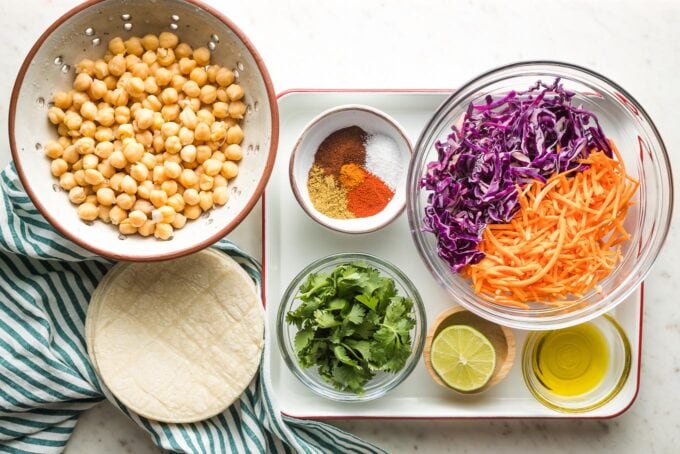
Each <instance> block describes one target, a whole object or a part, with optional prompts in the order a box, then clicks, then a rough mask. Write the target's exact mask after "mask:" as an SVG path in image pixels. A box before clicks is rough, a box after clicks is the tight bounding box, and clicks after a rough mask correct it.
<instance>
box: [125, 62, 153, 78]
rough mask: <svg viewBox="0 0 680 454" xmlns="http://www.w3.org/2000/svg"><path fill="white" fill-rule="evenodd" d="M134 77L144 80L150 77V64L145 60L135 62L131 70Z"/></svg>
mask: <svg viewBox="0 0 680 454" xmlns="http://www.w3.org/2000/svg"><path fill="white" fill-rule="evenodd" d="M130 72H131V73H132V75H133V76H134V77H139V78H140V79H142V80H144V79H146V78H147V77H149V65H147V64H146V63H144V62H139V63H135V64H134V65H132V71H130Z"/></svg>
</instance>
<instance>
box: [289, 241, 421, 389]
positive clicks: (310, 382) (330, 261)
mask: <svg viewBox="0 0 680 454" xmlns="http://www.w3.org/2000/svg"><path fill="white" fill-rule="evenodd" d="M357 261H362V262H365V263H367V264H369V265H370V266H372V267H374V268H376V269H377V270H378V271H380V273H381V274H382V275H383V276H387V277H390V278H391V279H393V280H394V283H395V284H396V288H397V291H398V292H399V294H400V295H402V296H405V297H407V298H410V299H411V300H412V301H413V314H414V317H415V320H416V325H415V326H414V327H413V329H412V330H411V346H412V348H411V355H410V356H409V357H408V359H407V360H406V364H405V365H404V367H403V368H402V369H401V370H400V371H399V372H396V373H387V372H378V373H376V375H375V377H373V379H372V380H370V381H369V382H368V383H367V384H366V385H365V386H364V390H365V392H364V394H362V395H358V394H354V393H352V392H348V391H339V390H337V389H335V388H334V387H333V385H331V384H330V383H328V382H326V381H324V380H323V378H321V376H320V375H319V374H318V373H317V371H316V368H315V367H310V368H307V369H303V368H302V367H300V365H299V364H298V360H297V357H296V354H295V346H294V340H295V334H296V333H297V331H298V329H297V327H296V326H295V325H288V324H287V323H286V313H287V312H288V311H290V310H294V309H295V308H296V307H297V306H298V305H299V304H300V301H299V300H297V299H296V298H295V296H296V295H297V292H298V289H299V287H300V284H302V282H303V281H304V280H305V279H306V278H307V276H309V274H311V273H330V272H331V271H332V270H333V269H334V268H335V267H336V266H338V265H342V264H346V263H351V262H357ZM426 331H427V319H426V315H425V306H423V301H422V300H421V299H420V294H419V293H418V290H416V288H415V286H414V285H413V282H411V280H410V279H409V278H408V277H407V276H406V275H405V274H404V273H402V272H401V271H400V270H399V269H398V268H397V267H395V266H394V265H392V264H391V263H389V262H386V261H384V260H382V259H379V258H377V257H374V256H372V255H368V254H360V253H341V254H334V255H329V256H328V257H324V258H322V259H319V260H316V261H315V262H313V263H311V264H310V265H308V266H307V267H306V268H305V269H303V270H302V271H300V273H298V275H297V276H295V278H293V280H292V282H291V283H290V285H289V286H288V288H287V289H286V291H285V293H284V295H283V298H282V299H281V304H280V305H279V311H278V314H277V316H276V335H277V337H278V343H279V349H280V350H281V355H282V356H283V359H284V361H285V362H286V365H287V366H288V368H289V369H290V370H291V372H292V373H293V374H294V375H295V376H296V377H297V378H298V380H300V381H301V382H302V383H303V384H304V385H305V386H307V387H308V388H309V389H311V390H312V391H314V392H315V393H317V394H319V395H320V396H323V397H326V398H328V399H332V400H336V401H342V402H365V401H369V400H373V399H377V398H378V397H381V396H383V395H385V394H386V393H387V392H388V391H390V390H392V389H394V388H396V387H397V386H399V384H400V383H401V382H403V381H404V380H405V379H406V378H407V377H408V376H409V375H410V374H411V372H412V371H413V369H414V368H415V367H416V365H417V364H418V360H419V359H420V355H421V353H422V352H423V345H424V344H425V334H426Z"/></svg>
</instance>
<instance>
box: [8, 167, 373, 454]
mask: <svg viewBox="0 0 680 454" xmlns="http://www.w3.org/2000/svg"><path fill="white" fill-rule="evenodd" d="M215 247H216V248H218V249H220V250H222V251H224V252H225V253H227V254H229V255H231V256H232V257H234V258H235V259H236V260H237V261H238V262H239V263H241V264H242V266H243V268H244V269H245V270H246V271H247V272H248V273H249V274H250V276H251V277H252V278H253V280H254V281H255V282H256V283H257V284H258V285H259V284H260V269H259V264H258V263H257V262H256V261H254V260H253V259H252V258H250V257H249V256H247V255H246V254H245V253H243V252H242V251H240V250H239V249H238V248H237V247H236V246H235V245H234V244H232V243H231V242H229V241H227V240H221V241H220V242H218V243H217V244H216V245H215ZM113 263H114V262H112V261H110V260H107V259H104V258H102V257H98V256H96V255H93V254H92V253H91V252H88V251H86V250H84V249H82V248H80V247H79V246H77V245H75V244H73V243H71V242H70V241H68V240H66V239H65V238H63V237H61V236H60V235H59V234H58V233H56V232H55V231H54V230H53V229H52V227H51V226H50V225H49V224H48V223H47V222H46V221H45V219H44V218H43V217H42V216H41V215H40V213H39V212H38V211H37V210H36V208H35V207H34V205H33V204H32V203H31V201H30V199H29V198H28V197H27V196H26V193H25V192H24V190H23V189H22V187H21V183H20V182H19V179H18V178H17V175H16V172H15V170H14V167H13V165H10V166H9V167H8V168H7V169H6V170H4V171H3V172H2V173H1V174H0V452H12V453H55V452H61V451H62V450H63V449H64V447H65V445H66V442H67V441H68V439H69V436H70V435H71V433H72V432H73V429H74V428H75V425H76V422H77V420H78V417H79V416H80V414H81V413H82V412H84V411H85V410H87V409H88V408H91V407H92V406H94V405H96V404H97V403H98V402H100V401H101V400H102V399H104V398H107V399H108V400H109V401H110V402H111V403H112V404H113V405H115V406H116V407H117V408H118V409H120V411H122V412H123V413H125V415H127V416H128V417H129V418H130V419H132V420H133V421H134V422H135V423H137V424H138V425H139V426H141V427H142V428H143V429H144V430H146V431H147V432H148V433H149V435H150V436H151V437H152V439H153V441H154V442H155V443H156V444H157V445H158V446H160V447H162V448H165V449H168V450H171V451H177V452H192V453H224V452H248V453H251V452H255V453H257V452H273V453H278V452H281V453H292V452H308V453H316V452H356V453H374V452H383V451H382V450H380V449H379V448H376V447H375V446H372V445H370V444H368V443H366V442H364V441H362V440H360V439H358V438H356V437H354V436H353V435H350V434H348V433H346V432H344V431H342V430H340V429H337V428H335V427H333V426H330V425H328V424H323V423H320V422H316V421H308V420H299V419H294V418H288V417H285V416H282V415H281V413H280V412H279V409H278V408H277V406H276V401H275V399H274V398H273V396H272V395H271V394H270V391H269V390H270V389H271V384H270V382H269V371H268V368H267V365H268V364H269V361H268V355H269V354H270V352H269V351H268V349H265V351H264V358H263V361H262V366H261V369H260V373H259V376H258V378H256V379H254V380H253V382H252V383H251V384H250V387H249V388H248V389H247V390H246V392H245V393H244V394H243V396H242V397H241V399H240V400H239V401H237V402H236V403H235V404H234V405H232V406H231V407H230V408H229V409H228V410H227V411H225V412H224V413H222V414H220V415H218V416H216V417H214V418H211V419H209V420H206V421H202V422H198V423H193V424H161V423H158V422H155V421H151V420H148V419H145V418H142V417H139V416H138V415H136V414H134V413H132V412H131V411H129V410H127V409H126V408H125V407H124V406H123V405H122V404H121V403H120V402H118V401H117V400H116V398H115V397H114V396H112V395H111V394H110V393H109V392H108V390H107V389H106V388H105V387H104V386H103V385H102V383H101V382H100V381H99V379H98V378H97V376H96V375H95V371H94V369H93V368H92V365H91V364H90V361H89V359H88V356H87V350H86V346H85V338H84V337H83V330H84V324H85V313H86V312H87V304H88V301H89V299H90V294H91V293H92V291H93V290H94V289H95V287H96V286H97V282H99V280H100V279H101V278H102V277H103V276H104V274H105V273H106V271H107V270H108V269H109V268H110V267H111V266H112V265H113ZM267 335H268V334H267Z"/></svg>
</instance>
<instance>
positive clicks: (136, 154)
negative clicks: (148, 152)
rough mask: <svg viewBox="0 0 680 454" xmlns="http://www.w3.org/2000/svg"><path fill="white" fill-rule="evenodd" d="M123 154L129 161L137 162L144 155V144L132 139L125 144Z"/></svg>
mask: <svg viewBox="0 0 680 454" xmlns="http://www.w3.org/2000/svg"><path fill="white" fill-rule="evenodd" d="M123 155H124V156H125V160H126V161H127V162H128V163H135V162H137V161H139V160H140V159H142V156H143V155H144V145H142V144H141V143H138V142H137V141H136V140H134V139H132V140H129V141H127V143H126V144H125V145H124V146H123Z"/></svg>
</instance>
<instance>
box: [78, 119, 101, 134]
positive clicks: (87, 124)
mask: <svg viewBox="0 0 680 454" xmlns="http://www.w3.org/2000/svg"><path fill="white" fill-rule="evenodd" d="M78 132H79V133H80V135H81V136H83V137H89V138H94V134H95V133H96V132H97V126H96V125H95V123H94V121H91V120H87V121H84V122H83V124H82V125H80V129H79V130H78Z"/></svg>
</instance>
